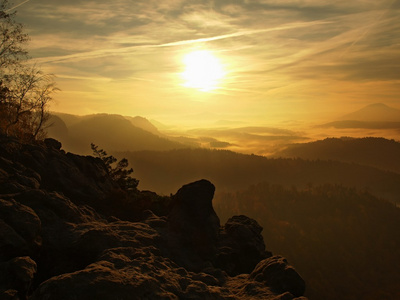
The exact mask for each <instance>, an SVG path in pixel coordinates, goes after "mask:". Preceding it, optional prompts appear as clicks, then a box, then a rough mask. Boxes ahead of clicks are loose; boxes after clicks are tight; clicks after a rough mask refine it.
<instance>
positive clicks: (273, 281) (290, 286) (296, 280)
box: [250, 255, 305, 297]
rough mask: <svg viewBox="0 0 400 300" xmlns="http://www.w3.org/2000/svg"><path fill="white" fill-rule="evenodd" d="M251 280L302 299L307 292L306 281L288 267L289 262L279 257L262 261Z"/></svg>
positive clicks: (251, 275) (252, 274)
mask: <svg viewBox="0 0 400 300" xmlns="http://www.w3.org/2000/svg"><path fill="white" fill-rule="evenodd" d="M250 278H252V279H254V280H255V281H258V282H262V283H264V284H266V285H267V286H269V287H271V288H272V289H273V290H274V291H276V292H279V293H285V292H289V293H291V294H293V295H294V296H296V297H300V296H303V295H304V292H305V282H304V280H303V279H302V278H301V277H300V275H299V274H298V273H297V272H296V270H295V269H294V268H293V267H292V266H289V265H288V262H287V260H286V259H285V258H283V257H282V256H279V255H277V256H272V257H270V258H267V259H265V260H263V261H261V262H260V263H259V264H258V265H257V266H256V268H255V269H254V271H253V272H252V273H251V274H250Z"/></svg>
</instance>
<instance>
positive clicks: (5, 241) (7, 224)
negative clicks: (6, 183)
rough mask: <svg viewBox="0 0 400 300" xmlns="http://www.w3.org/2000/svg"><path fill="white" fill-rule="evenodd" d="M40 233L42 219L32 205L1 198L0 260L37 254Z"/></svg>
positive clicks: (40, 240)
mask: <svg viewBox="0 0 400 300" xmlns="http://www.w3.org/2000/svg"><path fill="white" fill-rule="evenodd" d="M40 233H41V221H40V219H39V217H38V216H37V214H36V213H35V212H34V211H33V210H32V209H31V208H30V207H28V206H25V205H22V204H21V203H18V202H16V201H15V200H12V199H9V200H4V199H0V260H9V259H11V258H13V257H16V256H24V255H33V254H36V253H37V251H38V248H39V247H40V246H41V244H42V238H41V235H40Z"/></svg>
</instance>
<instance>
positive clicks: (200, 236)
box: [169, 179, 220, 260]
mask: <svg viewBox="0 0 400 300" xmlns="http://www.w3.org/2000/svg"><path fill="white" fill-rule="evenodd" d="M214 192H215V187H214V185H213V184H212V183H211V182H209V181H207V180H204V179H203V180H200V181H196V182H193V183H190V184H187V185H184V186H183V187H182V188H180V189H179V190H178V192H177V193H176V194H175V195H174V196H173V198H172V204H171V211H170V214H169V226H170V229H171V231H172V232H174V233H178V234H179V236H180V240H181V241H182V243H183V246H184V247H188V248H189V249H190V250H191V251H194V252H196V253H197V254H198V255H199V256H200V257H201V258H202V259H204V260H213V259H214V258H215V255H216V249H217V242H218V238H219V228H220V221H219V218H218V216H217V214H216V213H215V211H214V208H213V206H212V200H213V197H214Z"/></svg>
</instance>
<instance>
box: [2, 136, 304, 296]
mask: <svg viewBox="0 0 400 300" xmlns="http://www.w3.org/2000/svg"><path fill="white" fill-rule="evenodd" d="M0 139H1V142H2V143H1V144H0V299H32V300H42V299H43V300H44V299H61V300H62V299H65V300H70V299H71V300H72V299H74V300H77V299H78V300H79V299H82V300H83V299H281V300H286V299H300V298H296V297H300V296H302V295H303V293H304V282H303V281H302V279H301V277H300V276H299V275H298V274H297V273H296V271H295V270H294V269H293V268H292V267H290V266H289V265H288V264H287V262H286V261H285V260H284V259H283V258H280V257H275V256H274V257H272V256H271V254H270V253H269V252H267V251H266V250H265V245H264V241H263V239H262V237H261V234H260V233H261V230H262V228H261V227H260V226H259V225H258V223H257V222H256V221H255V220H252V219H250V218H247V217H245V216H235V217H232V218H231V219H230V220H228V222H227V223H226V224H225V225H224V226H222V227H221V226H220V221H219V218H218V216H217V215H216V213H215V211H214V209H213V207H212V199H213V195H214V190H215V187H214V186H213V185H212V184H211V183H210V182H209V181H207V180H200V181H197V182H193V183H190V184H187V185H185V186H183V187H182V188H181V189H179V190H178V192H177V193H176V194H175V195H173V196H172V197H159V196H157V195H156V194H154V193H151V192H140V191H134V192H129V193H128V192H126V191H123V190H120V189H118V187H117V186H116V185H115V183H114V182H113V181H112V180H111V179H110V178H109V177H108V176H107V172H106V169H105V167H104V165H102V163H101V161H99V160H97V159H95V158H93V157H84V156H77V155H73V154H70V153H68V154H66V153H64V152H63V151H62V150H60V148H61V145H60V144H59V143H58V142H57V141H55V140H47V141H46V142H44V143H38V144H35V145H32V144H30V145H26V144H22V143H19V142H18V141H16V140H12V139H9V138H5V137H0ZM163 201H165V202H163ZM153 207H154V208H156V209H155V210H152V208H153ZM107 208H109V209H107ZM130 215H134V216H135V217H134V218H131V217H130Z"/></svg>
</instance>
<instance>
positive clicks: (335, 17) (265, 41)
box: [14, 0, 400, 123]
mask: <svg viewBox="0 0 400 300" xmlns="http://www.w3.org/2000/svg"><path fill="white" fill-rule="evenodd" d="M19 4H21V5H19ZM14 5H15V6H18V7H17V8H16V10H17V11H18V13H17V16H18V20H19V21H20V22H22V23H24V24H25V29H26V31H27V33H28V34H29V35H30V37H31V42H30V45H29V50H30V54H31V56H32V57H33V58H35V59H36V61H37V62H38V63H39V64H40V65H41V66H42V68H43V69H44V70H45V71H46V72H50V73H54V74H55V75H56V76H57V79H56V81H57V83H58V87H59V88H60V89H61V92H59V93H58V94H57V95H56V102H55V104H54V105H53V107H52V108H53V109H54V110H56V111H62V112H67V113H74V114H89V113H97V112H108V113H118V114H123V115H141V116H145V117H149V118H157V119H159V120H173V119H176V120H185V119H195V116H194V115H197V114H198V115H201V116H203V117H204V118H206V117H205V116H209V117H210V118H215V119H235V120H236V119H237V120H252V121H254V122H257V121H262V122H265V123H268V121H269V120H273V119H274V118H275V117H279V118H281V120H286V119H291V118H296V119H299V120H301V119H305V118H308V117H310V116H317V117H327V116H328V115H329V114H330V113H331V114H332V117H334V116H337V115H340V114H344V113H347V112H350V111H353V110H356V109H359V108H361V107H363V106H364V105H368V104H371V103H375V102H383V103H385V104H387V105H390V106H393V107H396V108H400V0H394V1H393V0H379V1H376V0H374V1H373V0H352V1H349V0H346V1H342V0H337V1H327V0H242V1H241V0H236V1H235V0H231V1H229V0H220V1H217V0H216V1H204V0H193V1H181V0H164V1H160V0H158V1H155V0H135V1H131V0H114V1H109V0H107V1H105V0H95V1H77V0H57V1H54V0H30V1H29V0H28V1H22V0H21V1H18V0H14ZM199 50H206V51H209V52H207V53H211V55H212V56H213V58H215V59H216V60H218V61H219V62H220V65H219V67H220V68H222V70H223V75H221V76H220V77H221V78H220V79H219V80H218V81H217V83H216V87H217V88H216V89H214V90H209V91H201V90H198V89H196V88H192V87H190V86H189V87H188V86H185V79H184V78H183V75H182V73H183V72H184V71H185V64H184V58H185V56H186V55H188V54H189V53H191V52H193V51H199ZM200 64H202V62H200ZM210 76H212V75H211V74H210ZM186 85H187V84H186Z"/></svg>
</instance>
